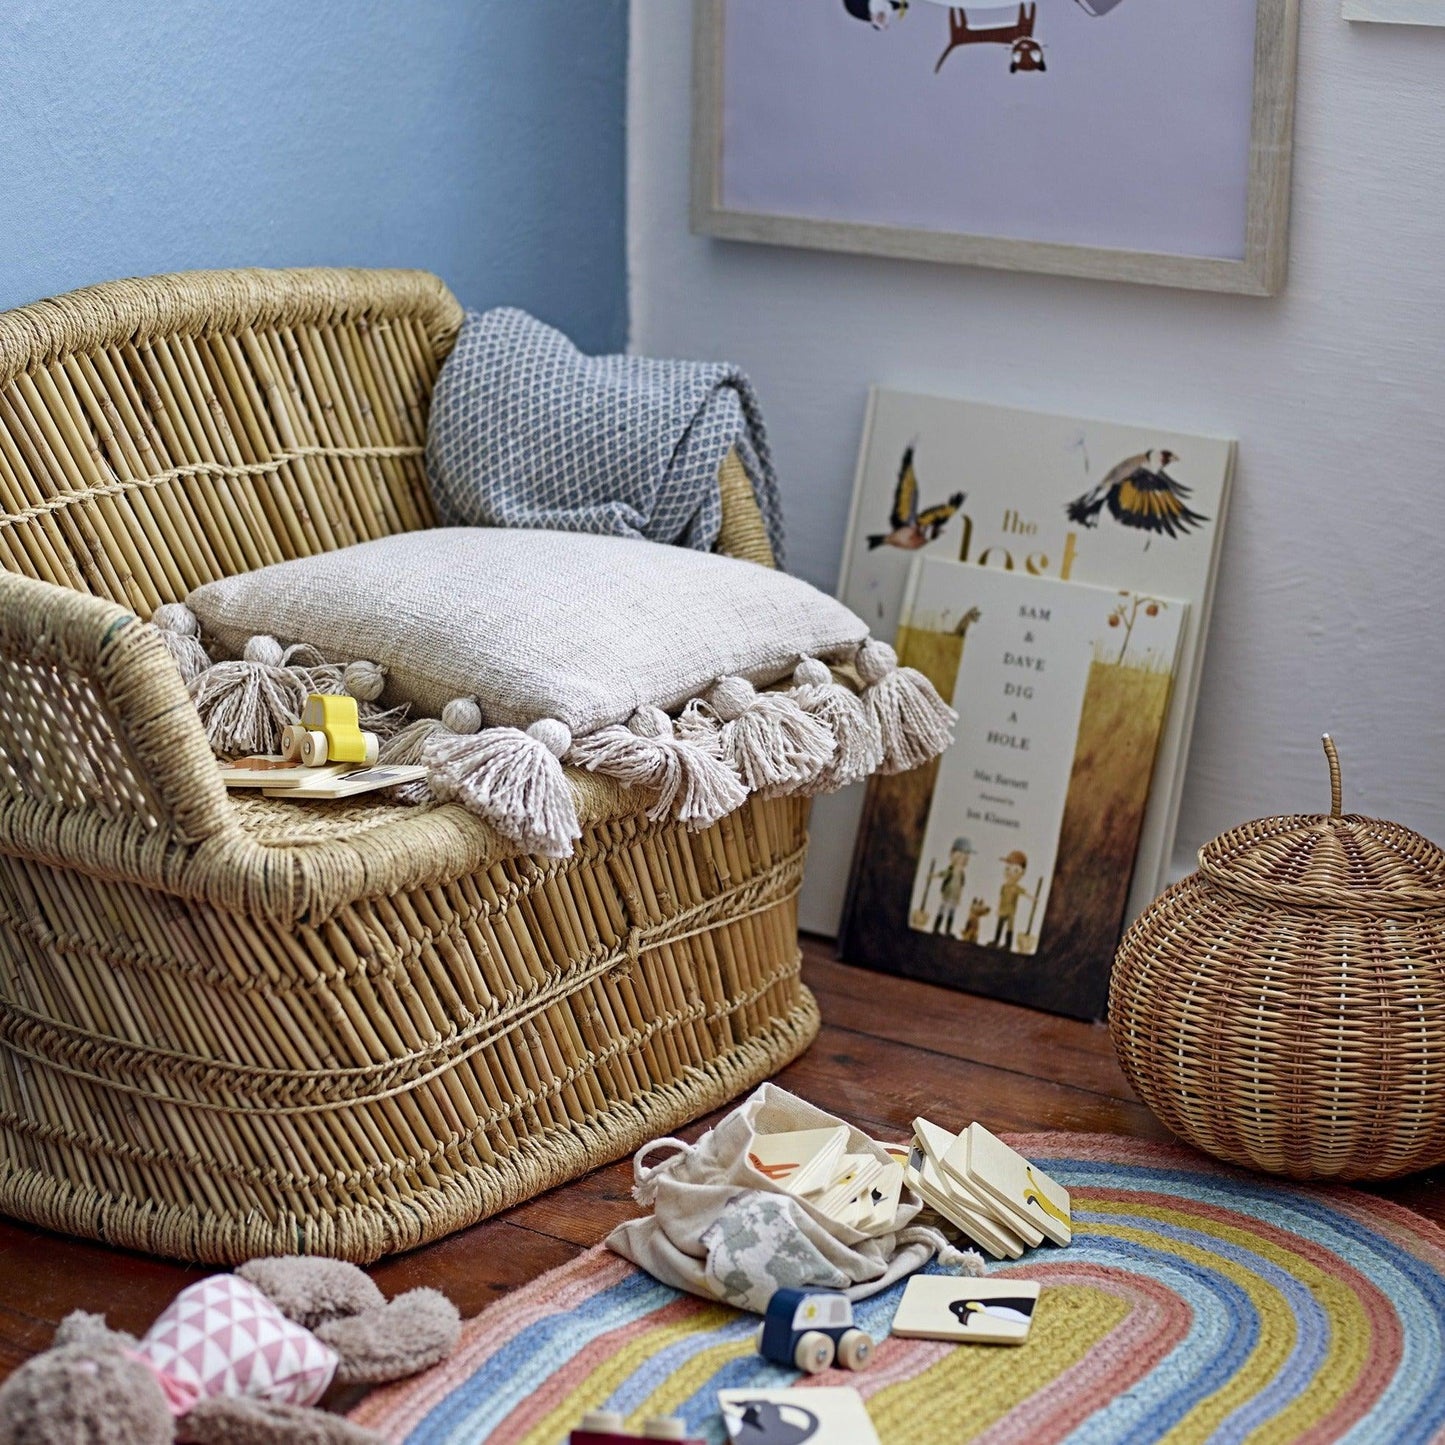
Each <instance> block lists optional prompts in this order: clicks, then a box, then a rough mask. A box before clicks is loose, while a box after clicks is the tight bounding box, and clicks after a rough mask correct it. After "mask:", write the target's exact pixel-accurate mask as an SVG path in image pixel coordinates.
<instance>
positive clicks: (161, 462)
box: [0, 271, 818, 1262]
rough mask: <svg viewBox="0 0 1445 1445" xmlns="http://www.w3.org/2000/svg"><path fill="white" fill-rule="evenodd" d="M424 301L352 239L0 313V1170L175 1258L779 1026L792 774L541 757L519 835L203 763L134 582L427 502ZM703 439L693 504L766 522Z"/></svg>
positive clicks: (378, 523)
mask: <svg viewBox="0 0 1445 1445" xmlns="http://www.w3.org/2000/svg"><path fill="white" fill-rule="evenodd" d="M460 317H461V313H460V309H459V308H458V307H457V305H456V302H455V301H454V300H453V299H452V298H451V296H450V295H449V294H448V293H447V292H446V290H445V288H444V287H443V286H442V285H441V283H440V282H438V281H437V280H436V279H435V278H434V277H430V276H425V275H423V274H421V273H413V272H357V271H345V272H342V271H319V272H256V271H252V272H232V273H199V274H193V275H188V276H179V277H169V278H164V277H163V278H156V279H152V280H148V281H138V282H120V283H115V284H114V285H113V286H104V287H96V288H93V289H91V290H90V291H86V292H80V293H76V294H75V295H73V296H70V297H62V298H59V299H58V300H56V301H52V302H45V303H41V304H40V305H39V306H35V307H28V308H25V309H24V310H22V311H19V312H12V313H9V314H8V315H5V316H0V1209H4V1210H5V1211H6V1212H9V1213H12V1214H15V1215H18V1216H21V1217H23V1218H27V1219H31V1220H34V1221H36V1222H38V1223H41V1224H44V1225H47V1226H49V1227H52V1228H56V1229H60V1230H65V1231H68V1232H73V1233H79V1234H84V1235H88V1236H91V1237H94V1238H102V1239H107V1240H111V1241H114V1242H118V1243H124V1244H128V1245H132V1246H135V1247H137V1248H141V1249H147V1250H152V1251H156V1252H159V1253H164V1254H169V1255H174V1256H178V1257H182V1258H188V1259H197V1260H206V1261H212V1262H233V1261H236V1260H239V1259H243V1258H246V1257H249V1256H252V1255H255V1254H264V1253H278V1252H280V1253H285V1252H290V1251H294V1250H296V1249H298V1248H299V1249H303V1250H316V1251H324V1252H327V1253H332V1254H337V1255H341V1256H344V1257H348V1258H351V1259H356V1260H360V1261H366V1260H371V1259H375V1258H377V1257H378V1256H380V1255H381V1254H384V1253H387V1252H390V1251H393V1250H397V1249H402V1248H407V1247H410V1246H413V1245H416V1244H418V1243H421V1242H423V1241H424V1240H427V1239H431V1238H435V1237H437V1236H438V1235H440V1234H443V1233H446V1232H447V1231H449V1230H452V1229H456V1228H459V1227H461V1226H463V1225H466V1224H469V1223H471V1222H474V1221H475V1220H477V1219H479V1218H482V1217H484V1216H485V1215H487V1214H489V1213H492V1212H494V1211H496V1210H498V1209H501V1208H504V1207H506V1206H507V1205H509V1204H511V1203H514V1202H516V1201H517V1200H520V1199H523V1198H526V1197H528V1196H530V1195H532V1194H535V1193H537V1192H539V1191H541V1190H543V1189H546V1188H550V1187H552V1186H553V1185H555V1184H558V1183H560V1182H562V1181H564V1180H566V1179H568V1178H572V1177H574V1176H575V1175H577V1174H578V1173H581V1172H582V1171H584V1170H586V1169H588V1168H590V1167H593V1166H594V1165H596V1164H599V1163H602V1162H604V1161H606V1160H610V1159H613V1158H616V1157H618V1156H619V1155H620V1154H622V1153H625V1152H627V1151H628V1150H630V1149H632V1148H634V1147H636V1145H638V1144H639V1143H641V1142H642V1141H644V1140H645V1139H647V1138H649V1137H652V1136H654V1135H656V1134H658V1133H665V1132H667V1131H668V1130H669V1129H672V1128H675V1127H677V1126H678V1125H680V1124H681V1123H682V1122H684V1121H685V1120H687V1119H689V1118H693V1117H695V1116H696V1115H698V1114H700V1113H703V1112H705V1111H707V1110H708V1109H711V1108H714V1107H716V1106H718V1105H720V1104H722V1103H724V1102H726V1101H727V1100H729V1099H731V1098H733V1097H735V1096H736V1095H737V1094H738V1093H739V1092H741V1091H743V1090H744V1089H746V1088H748V1087H749V1086H751V1085H752V1084H753V1083H755V1082H756V1081H758V1080H759V1079H761V1078H763V1077H766V1076H767V1075H768V1074H770V1073H772V1072H774V1071H776V1069H778V1068H779V1067H781V1065H782V1064H784V1063H785V1062H787V1061H788V1060H789V1059H791V1058H792V1057H794V1056H795V1055H796V1054H797V1053H799V1052H800V1051H801V1050H802V1049H803V1048H804V1047H806V1045H807V1044H808V1042H809V1041H810V1040H811V1039H812V1037H813V1036H814V1035H815V1033H816V1031H817V1026H818V1020H817V1012H816V1006H815V1005H814V1003H813V1000H812V998H811V996H810V995H809V994H808V992H807V990H806V989H805V988H803V987H802V985H801V983H800V982H799V979H798V962H799V956H798V950H797V939H796V904H795V894H796V890H797V886H798V879H799V876H800V872H801V867H802V857H803V850H804V847H805V842H806V805H805V804H804V803H802V802H799V801H796V800H785V799H774V800H763V799H752V800H750V801H749V802H748V803H747V804H746V805H745V806H744V807H743V808H742V809H740V810H739V811H738V812H737V813H735V814H733V815H732V816H731V817H729V818H726V819H724V820H722V822H720V823H719V824H717V825H716V826H715V827H713V828H712V829H709V830H707V831H706V832H703V833H700V834H689V833H687V832H685V831H684V830H682V829H681V828H678V827H676V826H671V825H654V824H651V823H649V822H648V821H647V820H646V818H645V816H644V813H643V809H644V808H645V805H646V803H647V802H648V801H649V799H648V798H647V797H646V796H645V795H644V796H639V795H635V794H628V793H627V792H625V791H623V790H622V789H619V788H617V787H615V786H613V785H610V784H606V783H603V782H600V781H599V780H597V779H595V778H593V777H592V776H591V775H582V774H575V773H573V774H570V777H571V781H572V786H573V788H574V790H575V792H576V793H577V795H578V806H579V814H580V817H581V819H582V822H583V827H584V836H583V838H582V840H581V843H580V845H579V847H578V850H577V853H576V856H575V857H574V858H572V859H570V860H568V861H567V862H566V863H562V864H558V863H552V862H547V861H544V860H534V859H531V858H528V857H525V856H519V855H517V854H516V853H515V852H514V851H513V850H512V849H511V848H510V847H509V846H508V845H506V844H505V843H504V842H502V841H501V840H499V839H498V838H497V836H496V835H495V834H494V833H492V832H491V830H490V829H488V828H487V827H486V826H485V825H483V824H482V823H480V822H479V821H478V820H477V819H476V818H475V817H473V816H472V815H471V814H469V813H467V812H465V811H464V810H462V809H460V808H457V807H455V806H444V807H437V806H432V807H421V808H402V807H397V806H392V805H389V804H385V803H378V802H364V801H363V802H352V803H336V804H320V805H316V806H312V807H305V808H299V807H297V806H296V805H295V804H288V803H285V802H284V801H272V800H267V799H262V798H251V797H246V798H237V797H232V796H229V795H228V794H227V793H226V790H225V789H224V787H223V786H222V785H221V783H220V781H219V778H218V777H217V774H216V770H215V767H214V764H213V762H212V759H211V756H210V751H209V749H208V747H207V746H206V742H205V738H204V735H203V733H202V731H201V728H200V724H199V721H198V720H197V718H196V715H195V711H194V708H193V707H192V706H191V704H190V701H189V699H188V698H187V696H186V693H185V690H184V687H183V686H182V684H181V682H180V679H179V677H178V675H177V674H176V672H175V669H174V667H173V666H172V664H171V662H170V659H169V656H168V654H167V653H166V651H165V649H164V647H163V645H161V643H160V641H159V639H158V638H157V637H156V635H155V634H154V633H153V632H152V631H151V630H150V629H149V628H146V627H144V626H143V625H142V624H141V622H140V621H139V617H144V616H147V615H149V612H150V611H151V610H152V609H153V608H154V606H155V605H157V604H158V603H159V602H161V601H167V600H172V599H175V598H178V597H182V596H184V595H185V594H186V592H187V591H189V589H190V588H191V587H192V586H194V585H196V584H197V583H199V582H201V581H204V580H207V579H208V578H212V577H216V576H222V575H228V574H229V573H231V572H234V571H238V570H243V569H245V568H250V567H254V566H257V565H260V564H262V563H265V562H270V561H276V560H282V559H284V558H287V557H293V556H299V555H306V554H309V553H314V552H317V551H320V550H325V549H327V548H331V547H336V546H340V545H345V544H346V543H348V542H351V541H355V540H360V539H363V538H367V537H372V536H379V535H383V534H386V533H389V532H394V531H397V530H402V529H406V528H412V527H417V526H422V525H427V524H428V523H429V522H430V521H431V513H430V508H429V503H428V500H427V494H426V489H425V478H424V475H423V471H422V444H423V439H424V436H425V422H426V406H427V401H428V398H429V396H430V392H431V386H432V382H433V381H434V379H435V375H436V371H437V368H438V365H439V363H440V360H441V359H442V358H444V356H445V354H446V351H447V348H448V347H449V345H450V343H451V340H452V339H453V338H454V336H455V332H456V328H457V325H458V324H459V322H460ZM724 481H725V487H724V494H725V499H726V498H727V497H728V496H729V494H731V496H732V500H731V501H726V500H725V508H726V513H727V520H726V521H725V528H724V534H725V537H730V538H733V539H736V541H735V545H736V549H737V550H738V551H740V552H743V553H745V554H746V555H751V556H752V557H753V558H754V560H758V561H769V560H770V557H769V556H768V554H767V553H766V549H765V543H764V546H763V550H761V551H759V550H758V547H757V541H756V534H757V532H758V529H757V528H756V526H755V525H754V521H753V519H752V518H751V517H749V515H748V512H747V507H746V503H747V501H749V500H750V498H749V497H744V496H742V495H740V494H739V493H738V492H737V489H736V487H733V486H729V485H726V483H727V481H728V479H727V478H726V477H725V478H724ZM744 486H745V481H744ZM755 510H756V508H755V507H754V511H755Z"/></svg>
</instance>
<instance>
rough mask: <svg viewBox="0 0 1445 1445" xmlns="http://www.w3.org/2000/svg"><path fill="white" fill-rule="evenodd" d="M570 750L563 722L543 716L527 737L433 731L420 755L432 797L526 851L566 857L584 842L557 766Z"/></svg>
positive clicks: (506, 732) (505, 731) (507, 732)
mask: <svg viewBox="0 0 1445 1445" xmlns="http://www.w3.org/2000/svg"><path fill="white" fill-rule="evenodd" d="M571 746H572V734H571V733H570V732H569V731H568V730H567V728H566V727H565V726H564V725H563V724H562V723H560V722H557V721H556V720H555V719H552V718H542V719H540V720H539V721H538V722H534V723H533V724H532V725H531V727H529V728H528V729H527V730H526V731H525V732H523V731H522V730H521V729H520V728H487V729H485V730H484V731H482V732H479V733H473V734H466V733H454V732H451V731H450V730H448V729H444V728H442V729H438V730H436V731H435V732H433V733H432V734H431V736H430V737H429V738H427V740H426V742H425V744H424V745H423V747H422V750H421V756H422V761H423V762H424V763H425V764H426V765H427V769H428V777H429V780H430V782H431V788H432V792H433V793H434V794H435V795H436V797H437V798H438V799H440V800H441V801H443V802H446V801H449V800H455V801H456V802H458V803H461V804H462V805H463V806H464V807H466V808H468V809H469V810H470V811H471V812H473V813H476V814H477V815H478V816H479V817H481V818H485V819H486V820H487V822H489V823H490V824H491V825H492V826H493V827H494V828H495V829H496V830H497V832H499V833H500V834H501V835H502V836H503V837H504V838H508V839H510V840H511V841H512V842H513V843H516V844H517V846H518V847H520V848H523V849H525V850H526V851H527V852H528V853H540V854H543V855H544V856H546V857H548V858H568V857H570V856H571V854H572V844H573V843H574V842H575V841H576V840H577V839H578V838H580V837H581V836H582V828H581V825H580V824H579V823H578V820H577V804H576V802H575V800H574V799H573V797H572V789H571V788H570V787H569V786H568V783H567V775H566V774H565V773H564V772H563V771H562V763H561V758H562V755H563V754H564V753H566V752H567V750H568V749H569V748H570V747H571Z"/></svg>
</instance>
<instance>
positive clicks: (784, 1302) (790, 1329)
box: [758, 1289, 873, 1375]
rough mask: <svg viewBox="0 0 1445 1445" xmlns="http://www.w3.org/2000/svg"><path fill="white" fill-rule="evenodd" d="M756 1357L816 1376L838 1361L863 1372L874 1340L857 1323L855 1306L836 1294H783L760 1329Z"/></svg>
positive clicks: (774, 1301)
mask: <svg viewBox="0 0 1445 1445" xmlns="http://www.w3.org/2000/svg"><path fill="white" fill-rule="evenodd" d="M758 1353H759V1354H761V1355H762V1357H763V1358H764V1359H765V1360H772V1361H773V1363H774V1364H778V1365H792V1366H793V1367H794V1368H795V1369H799V1370H802V1371H804V1372H805V1373H806V1374H809V1375H816V1374H818V1373H819V1372H820V1371H822V1370H826V1369H828V1368H830V1367H831V1366H832V1364H833V1363H834V1361H835V1360H836V1361H837V1363H838V1364H839V1365H840V1366H841V1367H842V1368H843V1369H845V1370H865V1369H867V1368H868V1362H869V1361H870V1360H871V1359H872V1358H873V1339H872V1336H870V1335H869V1334H867V1333H866V1332H865V1331H863V1330H860V1329H858V1328H857V1327H856V1326H855V1325H854V1323H853V1302H852V1301H851V1300H850V1299H849V1298H848V1296H847V1295H845V1294H839V1293H838V1292H837V1291H836V1290H816V1289H780V1290H778V1291H777V1292H776V1293H775V1294H774V1295H773V1297H772V1299H771V1300H769V1301H768V1312H767V1314H765V1315H764V1316H763V1323H762V1325H761V1326H760V1327H759V1329H758Z"/></svg>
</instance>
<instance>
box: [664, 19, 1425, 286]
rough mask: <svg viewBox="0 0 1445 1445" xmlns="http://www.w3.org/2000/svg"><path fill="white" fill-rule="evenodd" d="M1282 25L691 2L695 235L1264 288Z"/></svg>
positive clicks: (1290, 26) (1288, 99)
mask: <svg viewBox="0 0 1445 1445" xmlns="http://www.w3.org/2000/svg"><path fill="white" fill-rule="evenodd" d="M1350 3H1351V4H1356V3H1358V4H1362V5H1367V6H1375V5H1386V4H1390V3H1395V4H1397V5H1398V6H1399V8H1402V9H1405V8H1411V7H1410V6H1408V5H1407V4H1406V0H1350ZM1438 3H1439V0H1423V3H1422V4H1421V5H1420V6H1419V7H1417V8H1427V7H1428V8H1435V7H1436V5H1437V4H1438ZM1298 22H1299V15H1298V0H1208V3H1207V4H1205V3H1200V0H1022V3H1018V4H1007V5H1002V6H1000V5H998V4H996V3H995V4H989V5H964V6H959V5H947V4H941V3H938V0H786V3H780V0H695V19H694V56H693V65H694V80H693V86H694V114H693V192H692V223H693V229H694V230H696V231H699V232H702V233H705V234H708V235H714V236H719V237H723V238H726V239H731V240H739V241H760V242H768V243H773V244H779V245H789V246H810V247H817V248H821V249H825V250H838V251H859V252H866V253H870V254H874V255H882V256H901V257H909V258H913V259H918V260H929V261H944V262H959V263H964V264H969V265H977V266H992V267H997V268H1002V269H1005V270H1014V271H1039V272H1050V273H1053V274H1056V275H1071V276H1091V277H1096V278H1100V279H1105V280H1113V281H1134V282H1144V283H1150V284H1155V285H1162V286H1184V287H1191V288H1196V289H1200V290H1210V291H1234V292H1241V293H1245V294H1250V295H1270V294H1273V293H1274V292H1275V291H1277V290H1278V289H1279V288H1280V286H1281V285H1282V284H1283V282H1284V276H1285V268H1286V261H1287V253H1288V228H1289V184H1290V151H1291V143H1292V132H1293V114H1294V81H1295V55H1296V39H1297V32H1298Z"/></svg>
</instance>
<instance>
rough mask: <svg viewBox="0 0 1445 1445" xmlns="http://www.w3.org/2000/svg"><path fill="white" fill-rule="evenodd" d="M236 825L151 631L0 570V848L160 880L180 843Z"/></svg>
mask: <svg viewBox="0 0 1445 1445" xmlns="http://www.w3.org/2000/svg"><path fill="white" fill-rule="evenodd" d="M117 825H120V830H119V832H117ZM236 827H237V823H236V818H235V814H234V812H233V810H232V808H231V806H230V802H229V799H228V798H227V796H226V789H225V785H224V784H223V783H222V782H221V779H220V775H219V773H218V771H217V769H216V766H215V761H214V759H213V757H212V755H211V750H210V747H209V746H208V745H207V742H206V736H205V732H204V730H203V729H202V727H201V723H200V719H199V718H198V717H197V715H196V710H195V707H194V706H193V705H192V703H191V700H190V698H189V696H188V695H187V693H186V689H185V685H184V683H183V682H182V681H181V677H180V674H179V673H178V672H177V671H176V668H175V665H174V663H173V662H172V661H171V657H170V653H169V652H168V651H167V650H166V647H165V644H164V643H163V642H162V641H161V639H160V638H159V637H158V636H157V635H156V633H155V632H154V630H153V629H151V628H149V627H146V626H145V625H144V624H142V623H141V622H140V621H139V619H137V618H136V617H135V616H134V615H133V614H131V613H130V612H127V611H126V610H125V609H124V608H123V607H118V606H116V605H115V604H114V603H112V602H105V601H102V600H101V599H99V598H96V597H91V596H88V595H86V594H84V593H79V592H73V591H71V590H69V589H68V588H64V587H56V586H53V585H51V584H50V583H47V582H36V581H32V580H31V579H29V578H26V577H20V576H16V575H15V574H13V573H9V572H0V849H3V850H4V851H6V852H12V853H20V854H24V855H28V856H33V857H40V858H45V859H47V860H55V861H59V862H62V863H70V864H72V865H73V864H76V863H81V864H83V865H87V866H90V865H93V866H95V868H96V870H97V871H100V872H105V873H110V874H111V875H112V876H120V877H127V878H132V879H135V880H136V881H139V882H145V883H151V884H155V885H160V886H164V884H165V881H166V879H167V878H168V877H173V876H174V874H175V872H176V869H177V864H178V862H179V861H180V860H179V859H178V858H177V857H176V854H177V850H181V851H182V852H188V851H190V850H192V849H194V848H195V847H197V846H199V845H200V844H202V843H204V842H206V841H207V840H208V839H211V838H213V837H216V836H217V835H218V834H221V833H225V832H228V831H231V830H234V829H235V828H236Z"/></svg>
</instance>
